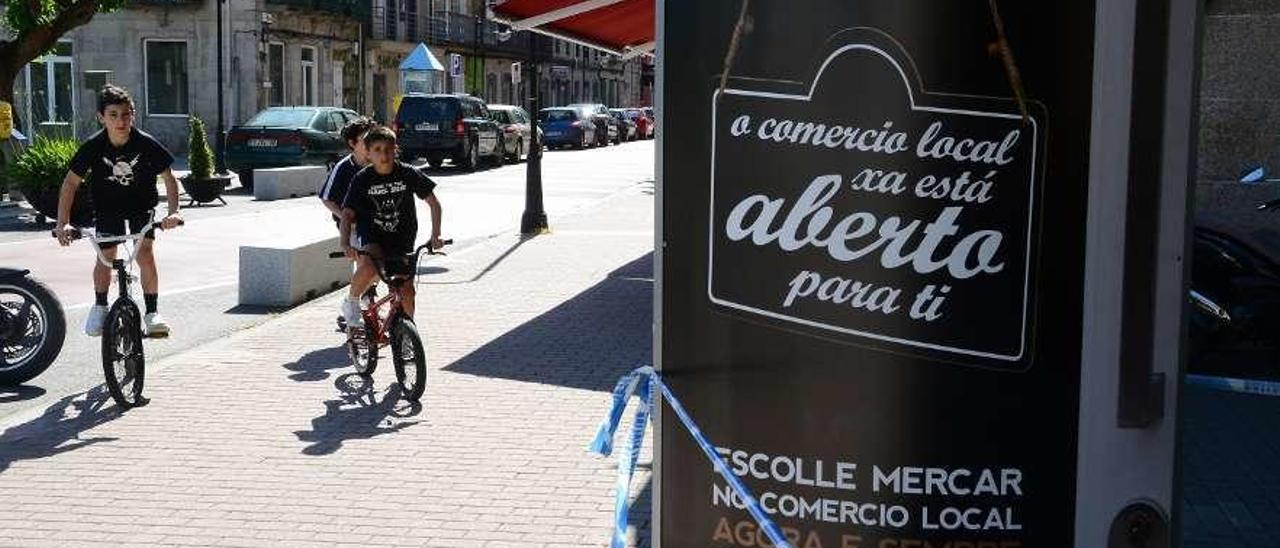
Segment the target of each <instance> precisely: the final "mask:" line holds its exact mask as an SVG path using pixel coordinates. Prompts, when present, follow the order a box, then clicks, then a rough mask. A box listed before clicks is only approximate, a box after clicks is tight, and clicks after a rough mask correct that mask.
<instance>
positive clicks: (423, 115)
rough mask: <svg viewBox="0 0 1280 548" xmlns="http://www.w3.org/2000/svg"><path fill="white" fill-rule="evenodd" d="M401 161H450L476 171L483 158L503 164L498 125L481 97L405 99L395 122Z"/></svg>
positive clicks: (420, 96)
mask: <svg viewBox="0 0 1280 548" xmlns="http://www.w3.org/2000/svg"><path fill="white" fill-rule="evenodd" d="M394 126H395V130H396V134H397V136H398V139H397V140H398V141H399V144H400V153H401V158H402V159H404V160H405V161H412V160H414V159H415V158H418V157H425V158H426V159H427V163H428V164H431V167H440V165H441V164H443V163H444V161H445V159H446V158H448V159H450V160H452V161H453V164H454V165H456V166H459V167H461V168H463V169H466V170H468V171H469V170H473V169H476V167H478V166H479V165H480V161H481V159H483V158H489V159H490V160H491V161H492V162H493V163H495V164H499V165H501V164H502V161H503V150H502V148H500V146H499V142H500V141H499V139H498V135H499V133H500V130H499V129H498V123H497V122H496V121H494V119H493V116H492V115H491V114H490V112H489V107H488V106H487V105H485V103H484V101H483V100H481V99H480V98H478V97H472V96H470V95H462V94H422V93H415V94H409V95H406V96H404V98H402V99H401V100H400V108H399V109H397V110H396V117H395V122H394Z"/></svg>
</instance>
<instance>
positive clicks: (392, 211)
mask: <svg viewBox="0 0 1280 548" xmlns="http://www.w3.org/2000/svg"><path fill="white" fill-rule="evenodd" d="M364 143H365V147H366V148H367V149H368V152H369V160H370V161H371V165H370V166H369V167H367V168H365V169H364V170H362V171H361V172H360V173H359V174H358V175H356V177H355V179H354V180H353V181H352V182H351V189H350V190H349V191H348V192H347V197H346V201H345V202H344V203H343V210H342V223H341V226H340V230H341V234H342V235H341V238H340V241H341V242H342V251H343V252H344V253H346V255H347V256H348V257H351V258H353V259H357V261H358V263H357V266H356V272H355V274H354V275H353V276H352V277H351V288H350V290H349V292H348V294H347V298H346V300H345V301H344V302H343V303H342V316H343V318H344V319H345V320H346V324H347V325H348V326H350V327H363V326H364V319H363V318H361V316H360V301H359V299H360V295H362V294H363V293H364V292H365V290H366V289H368V288H369V286H371V285H373V284H374V283H375V282H376V281H377V278H378V268H377V265H376V264H375V263H374V260H379V261H381V262H382V263H383V265H384V266H385V268H386V270H387V272H388V273H389V274H391V275H412V274H413V269H414V268H416V267H417V265H414V264H409V262H410V261H409V260H408V259H407V258H406V254H408V253H410V252H412V251H413V249H414V245H413V244H414V241H415V240H416V239H417V236H418V213H417V210H416V209H415V208H414V204H413V195H415V194H416V195H417V196H418V197H419V198H422V199H423V200H424V201H426V203H427V206H428V207H430V208H431V241H430V243H431V248H432V249H435V248H438V247H440V245H441V241H440V216H441V214H442V212H443V210H442V209H441V207H440V201H439V200H438V199H437V198H436V196H435V194H434V193H433V190H434V189H435V187H436V184H435V182H433V181H432V180H431V179H429V178H427V176H425V175H423V174H422V173H421V172H419V171H418V170H417V169H416V168H414V167H413V166H411V165H408V164H405V163H404V162H400V161H397V160H396V134H395V132H393V131H391V130H390V129H388V128H386V127H381V126H379V127H376V128H374V129H371V130H369V132H368V133H367V134H365V138H364ZM352 224H354V225H355V227H356V230H357V234H358V236H357V238H358V240H357V241H358V243H360V244H362V245H364V246H365V251H366V252H367V253H368V255H358V254H357V252H356V248H355V246H353V245H352V244H351V237H350V236H351V229H352ZM399 290H400V292H401V298H402V299H403V309H404V312H405V314H407V315H408V316H409V317H413V308H414V300H413V299H414V295H415V290H414V287H413V284H412V283H406V284H401V285H400V289H399Z"/></svg>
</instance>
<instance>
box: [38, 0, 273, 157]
mask: <svg viewBox="0 0 1280 548" xmlns="http://www.w3.org/2000/svg"><path fill="white" fill-rule="evenodd" d="M215 6H216V4H215V0H195V1H184V0H156V1H154V2H152V1H149V0H139V1H136V2H133V3H131V4H130V5H129V7H126V8H124V9H121V10H119V11H117V12H115V13H108V14H98V15H97V16H95V17H94V19H93V21H92V22H90V23H89V24H87V25H84V26H81V27H79V28H76V29H74V30H72V31H71V32H70V33H67V34H66V35H65V36H63V37H62V39H61V40H60V41H59V42H58V47H57V49H56V51H54V52H53V53H51V54H49V55H45V56H43V57H40V58H38V59H36V60H35V61H32V62H31V63H29V64H28V65H27V66H26V68H25V69H24V70H23V73H22V74H21V75H20V76H19V77H18V79H17V82H16V83H15V86H14V92H15V94H14V103H15V104H14V109H15V110H17V112H18V114H19V115H20V118H21V123H22V127H21V128H20V130H21V131H23V132H24V133H26V134H28V135H38V134H45V135H67V136H72V137H75V138H78V139H84V138H86V137H88V136H89V135H91V134H93V133H94V132H96V131H97V130H98V123H97V118H96V116H95V114H96V110H97V104H96V99H97V90H98V89H99V88H100V87H101V86H102V84H104V83H107V82H110V83H114V84H116V85H120V86H124V87H125V88H128V89H129V91H130V92H131V93H132V94H133V96H134V101H135V102H136V103H137V117H136V120H135V124H136V125H137V126H138V127H139V128H141V129H143V130H145V131H147V132H149V133H151V134H153V135H155V136H157V137H158V138H159V139H160V141H161V142H163V143H164V144H165V146H167V147H169V148H170V149H171V150H174V151H176V152H183V151H185V150H186V148H187V147H186V140H187V117H188V116H191V115H194V116H199V117H200V118H202V119H204V120H205V122H206V125H207V126H208V127H209V129H210V131H212V130H213V125H214V121H215V120H216V118H217V114H218V102H217V89H218V88H217V74H216V71H215V68H216V66H217V63H216V58H217V36H216V32H215V28H216V24H215V17H216V13H217V12H215V11H214V9H215ZM225 9H226V10H227V12H226V13H225V14H224V15H226V16H227V18H226V20H225V22H224V27H225V28H224V32H225V36H224V43H225V44H226V45H227V46H228V47H227V50H226V52H227V54H228V57H230V53H231V48H230V45H231V44H233V43H234V40H235V39H236V38H237V37H240V36H243V35H244V33H246V32H249V31H251V30H252V28H253V27H254V25H255V18H256V13H257V9H256V6H255V0H227V4H225ZM225 78H226V79H227V81H228V82H231V81H234V80H250V81H252V80H253V79H254V67H253V66H252V65H251V64H241V65H239V66H234V65H232V64H231V63H228V64H227V73H226V75H225ZM226 95H227V96H228V98H229V99H230V98H231V96H232V95H234V93H233V92H232V91H231V90H230V88H229V89H228V92H227V94H226ZM255 106H256V105H253V104H240V105H238V106H237V105H235V104H234V102H232V101H228V102H227V104H226V105H225V108H226V110H225V111H224V116H225V119H226V120H227V122H228V123H230V122H231V121H234V120H236V119H243V117H244V116H248V115H251V114H252V112H253V109H254V107H255Z"/></svg>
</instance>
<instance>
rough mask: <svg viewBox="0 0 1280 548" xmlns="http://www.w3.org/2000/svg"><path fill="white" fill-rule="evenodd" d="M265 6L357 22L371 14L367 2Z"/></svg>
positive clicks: (297, 0) (280, 1) (324, 0)
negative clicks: (281, 7)
mask: <svg viewBox="0 0 1280 548" xmlns="http://www.w3.org/2000/svg"><path fill="white" fill-rule="evenodd" d="M153 1H154V0H153ZM267 4H268V5H277V6H288V7H292V8H298V9H304V10H314V11H321V12H327V13H331V14H333V15H342V16H346V17H350V18H352V19H356V20H358V21H368V20H369V16H370V14H371V12H372V10H371V8H370V3H369V0H267Z"/></svg>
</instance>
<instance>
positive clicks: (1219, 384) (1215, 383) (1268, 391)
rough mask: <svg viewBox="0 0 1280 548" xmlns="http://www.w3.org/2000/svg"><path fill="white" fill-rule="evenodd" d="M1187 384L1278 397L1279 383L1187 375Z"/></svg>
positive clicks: (1279, 394)
mask: <svg viewBox="0 0 1280 548" xmlns="http://www.w3.org/2000/svg"><path fill="white" fill-rule="evenodd" d="M1187 384H1194V385H1197V386H1207V387H1209V388H1216V389H1218V390H1228V391H1231V392H1241V393H1244V394H1254V395H1258V396H1280V382H1275V381H1260V380H1254V379H1233V378H1230V377H1214V376H1209V375H1187Z"/></svg>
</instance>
